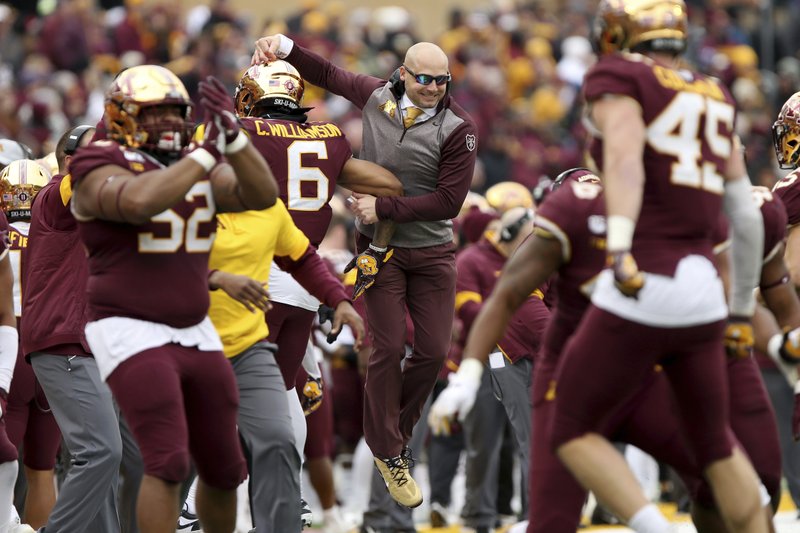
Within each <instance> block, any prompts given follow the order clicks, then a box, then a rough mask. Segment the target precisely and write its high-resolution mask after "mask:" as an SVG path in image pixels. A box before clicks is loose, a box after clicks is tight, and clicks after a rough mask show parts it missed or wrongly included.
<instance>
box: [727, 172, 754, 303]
mask: <svg viewBox="0 0 800 533" xmlns="http://www.w3.org/2000/svg"><path fill="white" fill-rule="evenodd" d="M723 198H724V207H725V213H726V214H727V215H728V219H729V220H730V222H731V230H732V231H731V233H732V242H731V248H732V255H733V262H732V269H733V273H732V274H731V294H730V298H729V300H728V307H729V309H730V313H731V315H733V316H745V317H750V316H752V315H753V312H754V311H755V305H756V301H755V297H754V296H753V289H754V288H755V287H757V286H758V281H759V276H760V273H761V261H762V257H763V254H764V222H763V220H762V217H761V212H760V211H759V209H758V207H757V206H756V204H755V202H754V201H753V197H752V195H751V193H750V180H749V179H748V178H747V177H746V176H745V177H742V178H741V179H738V180H736V181H732V182H731V181H729V182H727V183H726V185H725V195H724V197H723Z"/></svg>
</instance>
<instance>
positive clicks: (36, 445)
mask: <svg viewBox="0 0 800 533" xmlns="http://www.w3.org/2000/svg"><path fill="white" fill-rule="evenodd" d="M3 418H4V420H5V423H6V431H7V432H8V438H9V439H10V440H11V443H12V444H13V446H14V448H16V449H18V448H19V447H20V445H22V446H23V448H22V462H23V463H24V464H25V466H27V467H28V468H30V469H32V470H52V469H53V468H54V467H55V464H56V455H57V454H58V447H59V446H60V445H61V431H59V429H58V424H56V419H55V417H53V413H52V411H50V404H49V403H47V398H46V397H45V395H44V391H43V390H42V388H41V387H40V386H39V382H38V381H37V380H36V376H35V375H34V373H33V367H32V366H31V365H30V363H28V362H27V361H26V360H25V358H24V357H22V356H19V357H17V364H16V366H15V367H14V378H13V379H12V380H11V391H10V392H9V394H8V406H7V408H6V409H5V416H4V417H3Z"/></svg>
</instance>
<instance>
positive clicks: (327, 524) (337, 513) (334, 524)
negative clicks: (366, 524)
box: [322, 505, 358, 533]
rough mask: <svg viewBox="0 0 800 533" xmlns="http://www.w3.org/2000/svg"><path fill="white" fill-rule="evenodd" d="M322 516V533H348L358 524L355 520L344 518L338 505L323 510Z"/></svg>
mask: <svg viewBox="0 0 800 533" xmlns="http://www.w3.org/2000/svg"><path fill="white" fill-rule="evenodd" d="M322 516H323V519H324V523H323V526H322V531H323V533H349V532H350V531H352V530H353V529H355V527H356V525H358V524H356V522H355V521H352V520H348V519H347V518H345V516H344V514H343V513H342V510H341V509H340V508H339V506H338V505H335V506H333V507H331V508H330V509H327V510H324V511H323V512H322Z"/></svg>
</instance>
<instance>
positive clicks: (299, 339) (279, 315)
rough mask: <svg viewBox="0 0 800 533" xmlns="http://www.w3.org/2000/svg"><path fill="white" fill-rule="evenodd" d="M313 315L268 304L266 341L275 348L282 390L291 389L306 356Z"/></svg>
mask: <svg viewBox="0 0 800 533" xmlns="http://www.w3.org/2000/svg"><path fill="white" fill-rule="evenodd" d="M314 315H316V313H315V312H314V311H309V310H308V309H303V308H301V307H295V306H293V305H288V304H282V303H279V302H272V309H270V310H269V312H268V313H267V326H269V336H268V337H267V340H268V341H269V342H272V343H275V344H277V345H278V353H277V355H276V356H275V359H276V360H277V362H278V366H279V367H280V369H281V374H282V375H283V383H284V385H286V390H291V389H292V388H293V387H294V381H295V379H296V378H297V373H298V372H297V371H298V370H299V369H300V366H301V365H302V363H303V357H304V356H305V355H306V346H307V345H308V339H309V338H310V337H311V326H312V325H313V324H314Z"/></svg>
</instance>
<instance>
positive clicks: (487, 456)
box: [461, 359, 532, 528]
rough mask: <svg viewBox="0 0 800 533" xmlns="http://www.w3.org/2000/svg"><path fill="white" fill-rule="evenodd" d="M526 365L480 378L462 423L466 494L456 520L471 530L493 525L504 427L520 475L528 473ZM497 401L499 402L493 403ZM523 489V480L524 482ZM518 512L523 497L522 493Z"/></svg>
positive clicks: (528, 373)
mask: <svg viewBox="0 0 800 533" xmlns="http://www.w3.org/2000/svg"><path fill="white" fill-rule="evenodd" d="M531 367H532V363H531V361H528V360H524V359H523V360H521V361H518V362H517V363H515V364H513V365H512V364H510V363H509V362H508V361H507V360H506V361H505V365H504V366H501V367H500V366H498V367H496V368H490V369H489V370H490V371H489V372H484V373H483V376H482V377H481V385H480V388H479V389H478V395H477V398H476V399H475V406H474V407H473V408H472V411H470V413H469V415H467V418H466V420H465V421H464V426H463V427H464V443H465V448H466V452H467V461H466V494H465V500H464V508H463V509H462V511H461V516H462V517H463V518H464V524H465V525H468V526H470V527H473V528H478V527H488V528H492V527H494V524H495V520H496V518H497V486H498V471H499V462H500V448H501V446H502V444H503V432H504V429H505V425H506V424H507V423H509V422H510V423H511V427H512V429H513V430H514V435H515V437H516V440H517V445H518V447H519V450H520V452H521V463H522V464H521V465H520V466H521V468H522V472H523V476H527V471H528V446H529V445H528V443H529V442H530V427H531V382H532V380H531ZM498 400H500V401H498ZM522 486H523V487H527V478H526V477H525V478H523V483H522ZM521 500H522V501H523V511H525V509H524V507H525V503H524V502H526V501H527V495H526V494H522V495H521Z"/></svg>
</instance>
